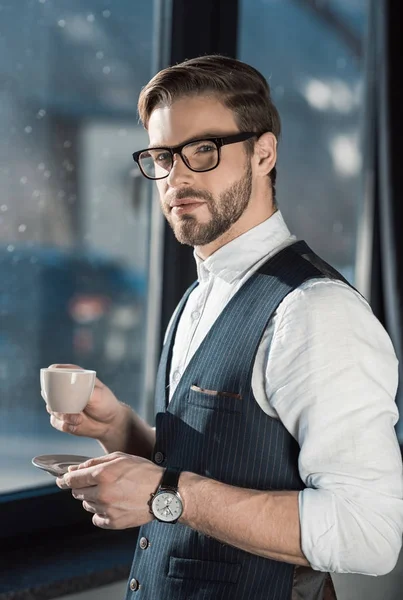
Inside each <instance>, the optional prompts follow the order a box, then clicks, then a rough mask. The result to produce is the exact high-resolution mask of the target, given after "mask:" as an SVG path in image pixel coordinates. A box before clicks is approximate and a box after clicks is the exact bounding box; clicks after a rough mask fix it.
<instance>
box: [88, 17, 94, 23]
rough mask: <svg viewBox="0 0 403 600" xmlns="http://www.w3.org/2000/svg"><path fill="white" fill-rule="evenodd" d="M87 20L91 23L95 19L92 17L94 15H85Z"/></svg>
mask: <svg viewBox="0 0 403 600" xmlns="http://www.w3.org/2000/svg"><path fill="white" fill-rule="evenodd" d="M87 21H88V22H89V23H93V22H94V21H95V17H94V15H87Z"/></svg>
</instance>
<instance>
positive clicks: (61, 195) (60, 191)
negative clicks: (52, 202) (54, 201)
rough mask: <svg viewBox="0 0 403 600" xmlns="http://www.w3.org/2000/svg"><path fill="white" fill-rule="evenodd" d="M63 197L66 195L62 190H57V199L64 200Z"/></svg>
mask: <svg viewBox="0 0 403 600" xmlns="http://www.w3.org/2000/svg"><path fill="white" fill-rule="evenodd" d="M65 195H66V192H65V191H64V190H59V191H58V192H57V197H58V198H60V199H62V198H64V197H65Z"/></svg>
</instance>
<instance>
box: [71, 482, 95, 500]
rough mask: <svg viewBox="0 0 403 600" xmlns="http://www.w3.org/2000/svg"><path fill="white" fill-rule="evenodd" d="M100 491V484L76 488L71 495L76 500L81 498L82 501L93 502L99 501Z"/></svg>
mask: <svg viewBox="0 0 403 600" xmlns="http://www.w3.org/2000/svg"><path fill="white" fill-rule="evenodd" d="M98 491H99V488H98V486H97V485H93V486H91V487H87V488H80V489H76V488H74V489H72V490H71V495H72V496H73V498H75V499H76V500H81V502H83V501H86V502H92V503H99V501H98Z"/></svg>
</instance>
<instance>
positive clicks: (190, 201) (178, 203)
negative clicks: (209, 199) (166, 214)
mask: <svg viewBox="0 0 403 600" xmlns="http://www.w3.org/2000/svg"><path fill="white" fill-rule="evenodd" d="M187 204H204V202H203V201H200V200H194V199H193V198H183V199H182V200H173V201H172V202H170V204H169V206H170V207H171V208H174V207H175V206H186V205H187Z"/></svg>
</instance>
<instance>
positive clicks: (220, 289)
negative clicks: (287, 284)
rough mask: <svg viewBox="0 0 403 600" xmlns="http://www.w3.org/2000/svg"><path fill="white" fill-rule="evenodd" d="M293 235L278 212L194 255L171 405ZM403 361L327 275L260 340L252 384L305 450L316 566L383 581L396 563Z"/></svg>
mask: <svg viewBox="0 0 403 600" xmlns="http://www.w3.org/2000/svg"><path fill="white" fill-rule="evenodd" d="M295 240H296V238H295V236H292V235H291V234H290V232H289V230H288V228H287V226H286V224H285V222H284V220H283V217H282V215H281V213H280V211H277V212H276V213H274V214H273V215H272V216H271V217H270V218H269V219H268V220H267V221H265V222H263V223H261V224H260V225H258V226H257V227H254V228H253V229H251V230H249V231H247V232H246V233H244V234H243V235H241V236H240V237H238V238H236V239H234V240H233V241H231V242H230V243H228V244H226V245H225V246H223V247H222V248H220V249H219V250H217V251H216V252H215V253H214V254H212V255H211V256H210V257H208V258H207V259H206V260H204V261H203V260H202V259H200V258H199V257H198V256H197V254H196V252H195V259H196V263H197V272H198V280H199V285H198V286H197V287H196V288H195V289H194V290H193V292H192V293H191V295H190V297H189V299H188V301H187V303H186V306H185V309H184V311H183V314H182V316H181V318H180V321H179V324H178V330H177V333H176V336H175V342H174V348H173V356H172V364H171V371H170V398H172V394H173V392H174V391H175V389H176V386H177V385H178V382H179V381H180V378H181V376H182V374H183V373H184V371H185V369H186V367H187V365H188V363H189V361H190V359H191V358H192V356H193V355H194V353H195V352H196V350H197V349H198V347H199V345H200V344H201V342H202V341H203V339H204V337H205V336H206V334H207V333H208V331H209V329H210V328H211V326H212V325H213V323H214V322H215V320H216V319H217V317H218V316H219V314H220V313H221V311H222V310H223V309H224V308H225V306H226V304H227V303H228V301H229V300H230V299H231V298H232V297H233V296H234V294H235V293H236V292H237V291H238V290H239V288H240V287H241V286H242V285H243V284H244V283H245V282H246V280H247V279H248V278H249V277H250V276H251V275H252V274H253V273H254V272H255V271H256V270H257V269H258V268H259V267H260V266H261V265H262V263H264V262H265V261H266V260H267V259H268V258H269V257H270V256H272V255H274V254H275V253H276V252H278V251H279V250H281V249H282V248H284V247H285V246H287V245H289V244H291V243H293V242H294V241H295ZM307 241H308V243H309V240H307ZM172 320H173V317H172V319H171V323H170V325H169V326H168V330H167V331H169V328H170V326H171V324H172ZM397 364H398V363H397V359H396V355H395V352H394V350H393V347H392V343H391V341H390V338H389V336H388V334H387V333H386V331H385V330H384V328H383V327H382V325H381V324H380V322H379V321H378V320H377V318H376V317H375V316H374V315H373V313H372V311H371V309H370V307H369V305H368V303H367V302H366V301H365V300H364V299H363V298H362V297H361V296H360V295H359V294H358V293H357V292H355V291H354V290H352V289H351V288H350V287H349V286H347V285H346V284H344V283H342V282H339V281H333V280H330V279H327V278H326V279H314V280H310V281H308V282H306V283H304V284H303V285H301V286H300V287H299V288H297V289H296V290H294V291H293V292H291V293H290V294H289V295H288V296H287V297H286V298H285V299H284V300H283V302H282V303H281V304H280V306H279V307H278V309H277V311H276V312H275V313H274V315H273V318H272V319H271V321H270V323H269V325H268V327H267V329H266V331H265V334H264V336H263V339H262V341H261V343H260V346H259V349H258V353H257V356H256V360H255V364H254V370H253V376H252V389H253V393H254V395H255V398H256V401H257V402H258V404H259V406H260V407H261V409H262V410H263V411H264V412H265V413H266V414H268V415H270V416H271V417H273V418H276V419H280V420H281V421H282V423H283V424H284V426H285V427H286V428H287V430H288V431H289V432H290V434H291V435H292V436H293V437H294V438H295V439H296V440H297V442H298V444H299V446H300V455H299V462H298V468H299V473H300V476H301V479H302V480H303V482H304V483H305V485H306V486H307V488H306V489H304V490H303V491H301V492H300V493H299V518H300V525H301V546H302V551H303V553H304V554H305V556H306V558H307V560H308V561H309V562H310V564H311V566H312V568H313V569H316V570H319V571H332V572H339V573H363V574H367V575H382V574H385V573H387V572H389V571H391V570H392V569H393V567H394V565H395V564H396V561H397V558H398V555H399V550H400V548H401V544H402V532H403V473H402V460H401V454H400V449H399V445H398V441H397V438H396V435H395V431H394V425H395V424H396V422H397V420H398V411H397V407H396V404H395V401H394V399H395V394H396V389H397V382H398V371H397Z"/></svg>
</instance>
